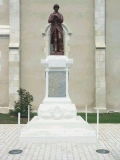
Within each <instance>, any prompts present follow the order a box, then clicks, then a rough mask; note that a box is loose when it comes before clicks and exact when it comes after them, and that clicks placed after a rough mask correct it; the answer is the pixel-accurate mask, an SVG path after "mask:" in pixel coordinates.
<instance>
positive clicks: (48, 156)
mask: <svg viewBox="0 0 120 160" xmlns="http://www.w3.org/2000/svg"><path fill="white" fill-rule="evenodd" d="M91 125H92V126H93V128H95V129H96V124H91ZM23 126H24V125H21V127H23ZM99 128H100V130H99V140H98V143H96V144H75V143H54V142H53V143H37V144H35V143H20V142H18V130H17V125H16V124H0V160H120V124H100V126H99ZM13 149H21V150H23V152H22V153H21V154H18V155H11V154H9V153H8V152H9V151H10V150H13ZM97 149H107V150H109V151H110V153H109V154H100V153H97V152H96V150H97Z"/></svg>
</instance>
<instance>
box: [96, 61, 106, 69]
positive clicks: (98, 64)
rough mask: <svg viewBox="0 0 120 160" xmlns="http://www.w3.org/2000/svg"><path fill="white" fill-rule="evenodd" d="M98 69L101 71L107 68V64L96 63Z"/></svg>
mask: <svg viewBox="0 0 120 160" xmlns="http://www.w3.org/2000/svg"><path fill="white" fill-rule="evenodd" d="M97 68H101V69H103V68H105V62H96V69H97Z"/></svg>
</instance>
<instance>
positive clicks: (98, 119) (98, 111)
mask: <svg viewBox="0 0 120 160" xmlns="http://www.w3.org/2000/svg"><path fill="white" fill-rule="evenodd" d="M98 134H99V109H97V139H98Z"/></svg>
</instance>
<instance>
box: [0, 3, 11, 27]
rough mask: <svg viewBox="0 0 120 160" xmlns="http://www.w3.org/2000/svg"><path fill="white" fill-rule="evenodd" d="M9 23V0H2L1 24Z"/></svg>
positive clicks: (0, 5) (0, 9) (0, 7)
mask: <svg viewBox="0 0 120 160" xmlns="http://www.w3.org/2000/svg"><path fill="white" fill-rule="evenodd" d="M8 24H9V0H2V1H1V3H0V25H8Z"/></svg>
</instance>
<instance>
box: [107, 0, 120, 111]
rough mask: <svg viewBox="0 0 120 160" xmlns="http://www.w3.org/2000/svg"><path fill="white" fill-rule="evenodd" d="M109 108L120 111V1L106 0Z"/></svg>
mask: <svg viewBox="0 0 120 160" xmlns="http://www.w3.org/2000/svg"><path fill="white" fill-rule="evenodd" d="M106 6H107V7H106V80H107V108H108V110H115V111H120V34H119V33H120V9H119V6H120V1H118V0H114V1H112V0H109V2H108V1H106Z"/></svg>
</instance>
